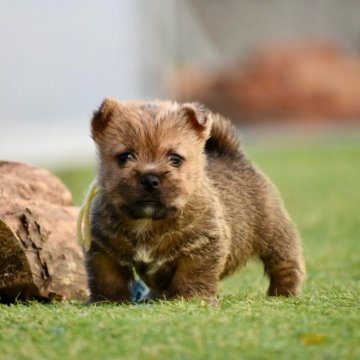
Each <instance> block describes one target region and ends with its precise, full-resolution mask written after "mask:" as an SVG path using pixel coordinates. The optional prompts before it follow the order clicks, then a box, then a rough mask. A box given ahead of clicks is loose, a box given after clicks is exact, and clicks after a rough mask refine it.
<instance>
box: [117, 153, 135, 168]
mask: <svg viewBox="0 0 360 360" xmlns="http://www.w3.org/2000/svg"><path fill="white" fill-rule="evenodd" d="M116 160H117V162H118V163H119V164H120V165H125V164H126V163H127V162H129V161H134V160H135V155H134V154H133V153H131V152H130V151H126V152H123V153H121V154H119V155H117V156H116Z"/></svg>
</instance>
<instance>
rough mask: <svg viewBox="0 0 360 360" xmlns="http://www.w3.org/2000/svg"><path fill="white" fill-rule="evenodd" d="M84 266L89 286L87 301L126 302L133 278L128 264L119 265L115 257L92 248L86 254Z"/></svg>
mask: <svg viewBox="0 0 360 360" xmlns="http://www.w3.org/2000/svg"><path fill="white" fill-rule="evenodd" d="M86 268H87V273H88V283H89V288H90V299H89V303H103V302H127V301H129V300H130V285H131V282H132V281H133V279H134V275H133V271H132V269H131V268H130V267H129V266H121V265H120V264H119V263H118V262H117V261H116V260H115V259H113V258H112V257H111V256H109V255H108V254H106V253H104V252H103V251H101V250H100V249H99V248H97V249H95V246H94V245H93V244H92V248H91V249H90V251H89V252H88V253H87V254H86Z"/></svg>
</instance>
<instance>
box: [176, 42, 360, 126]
mask: <svg viewBox="0 0 360 360" xmlns="http://www.w3.org/2000/svg"><path fill="white" fill-rule="evenodd" d="M173 87H174V88H175V92H176V95H177V98H179V99H180V100H182V101H188V100H194V99H196V100H199V101H201V102H203V103H205V104H206V105H207V106H209V107H210V108H212V109H214V110H216V111H219V112H222V113H224V114H227V115H228V116H231V117H233V118H234V119H235V120H238V121H241V122H248V121H251V122H260V121H274V120H276V121H285V120H286V121H296V120H301V121H325V120H326V121H335V120H336V121H339V120H348V121H350V120H353V121H360V58H359V57H355V56H350V55H349V54H346V53H344V52H343V51H341V50H340V49H339V48H337V47H336V46H334V45H332V44H330V43H326V42H317V43H314V42H309V43H296V44H278V45H269V46H267V47H265V48H263V49H261V50H259V51H257V52H256V53H255V54H254V55H253V56H251V57H250V58H249V60H248V61H247V62H245V63H238V64H235V65H231V66H229V67H227V68H223V69H220V70H216V71H210V70H208V71H204V70H196V69H189V70H186V69H184V70H182V71H179V72H178V73H177V74H176V75H175V79H174V83H173Z"/></svg>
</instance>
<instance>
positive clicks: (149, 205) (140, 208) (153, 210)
mask: <svg viewBox="0 0 360 360" xmlns="http://www.w3.org/2000/svg"><path fill="white" fill-rule="evenodd" d="M126 210H127V213H128V215H129V217H131V218H133V219H154V220H156V219H158V220H159V219H164V218H166V216H167V213H168V210H167V208H166V206H165V205H164V204H163V203H161V202H160V201H154V200H142V201H136V202H135V203H133V204H131V205H127V206H126Z"/></svg>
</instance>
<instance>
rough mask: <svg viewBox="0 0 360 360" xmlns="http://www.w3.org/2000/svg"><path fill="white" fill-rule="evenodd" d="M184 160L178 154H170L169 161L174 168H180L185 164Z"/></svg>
mask: <svg viewBox="0 0 360 360" xmlns="http://www.w3.org/2000/svg"><path fill="white" fill-rule="evenodd" d="M183 160H184V158H183V157H182V156H180V155H178V154H170V155H169V161H170V163H171V165H172V166H180V165H181V164H182V162H183Z"/></svg>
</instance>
